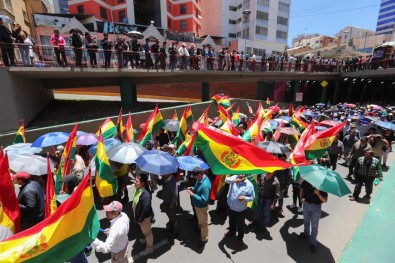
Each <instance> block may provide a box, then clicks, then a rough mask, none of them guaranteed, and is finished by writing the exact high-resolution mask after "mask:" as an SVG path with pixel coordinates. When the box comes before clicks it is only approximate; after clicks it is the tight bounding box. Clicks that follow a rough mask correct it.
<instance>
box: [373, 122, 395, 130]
mask: <svg viewBox="0 0 395 263" xmlns="http://www.w3.org/2000/svg"><path fill="white" fill-rule="evenodd" d="M374 124H376V125H377V126H380V127H383V128H385V129H387V130H393V131H395V124H393V123H392V122H386V121H376V122H375V123H374Z"/></svg>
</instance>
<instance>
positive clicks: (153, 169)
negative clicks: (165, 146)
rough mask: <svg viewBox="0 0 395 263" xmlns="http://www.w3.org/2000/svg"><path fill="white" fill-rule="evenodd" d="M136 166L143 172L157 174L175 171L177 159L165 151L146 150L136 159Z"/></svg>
mask: <svg viewBox="0 0 395 263" xmlns="http://www.w3.org/2000/svg"><path fill="white" fill-rule="evenodd" d="M136 164H137V166H138V167H139V168H140V169H141V170H142V171H145V172H148V173H153V174H157V175H162V174H170V173H175V172H177V169H178V165H179V164H178V161H177V159H176V158H174V157H173V156H171V155H170V154H168V153H167V152H161V151H158V150H151V151H146V152H144V153H143V154H142V155H140V156H139V157H138V158H137V159H136Z"/></svg>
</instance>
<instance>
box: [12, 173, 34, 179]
mask: <svg viewBox="0 0 395 263" xmlns="http://www.w3.org/2000/svg"><path fill="white" fill-rule="evenodd" d="M11 178H12V179H29V178H30V174H29V173H28V172H19V173H16V174H12V175H11Z"/></svg>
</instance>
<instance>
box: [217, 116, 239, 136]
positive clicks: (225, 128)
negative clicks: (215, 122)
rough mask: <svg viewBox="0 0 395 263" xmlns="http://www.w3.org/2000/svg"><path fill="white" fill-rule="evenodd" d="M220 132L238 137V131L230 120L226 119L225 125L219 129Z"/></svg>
mask: <svg viewBox="0 0 395 263" xmlns="http://www.w3.org/2000/svg"><path fill="white" fill-rule="evenodd" d="M220 130H221V131H224V132H227V133H230V134H232V135H234V136H238V135H239V134H240V131H239V130H238V129H237V128H236V127H235V124H234V123H233V122H232V121H231V119H226V121H225V123H224V124H223V125H222V126H221V127H220Z"/></svg>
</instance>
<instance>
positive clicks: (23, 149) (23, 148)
mask: <svg viewBox="0 0 395 263" xmlns="http://www.w3.org/2000/svg"><path fill="white" fill-rule="evenodd" d="M31 146H32V144H31V143H16V144H11V145H9V146H7V147H5V148H4V150H5V151H7V152H8V154H10V153H13V154H29V153H30V154H34V153H39V152H41V151H42V150H43V148H41V147H31Z"/></svg>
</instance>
